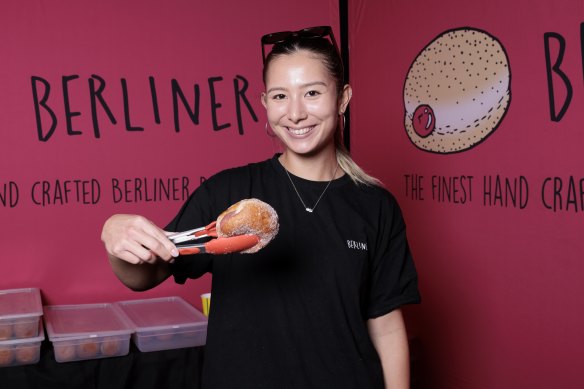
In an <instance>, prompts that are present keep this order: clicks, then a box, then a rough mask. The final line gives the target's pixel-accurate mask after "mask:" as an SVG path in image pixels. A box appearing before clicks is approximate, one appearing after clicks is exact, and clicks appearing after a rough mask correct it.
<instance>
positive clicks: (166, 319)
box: [116, 296, 207, 352]
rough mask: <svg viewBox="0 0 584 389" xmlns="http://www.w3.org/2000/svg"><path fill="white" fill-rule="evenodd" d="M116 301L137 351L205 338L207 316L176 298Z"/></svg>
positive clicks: (178, 345)
mask: <svg viewBox="0 0 584 389" xmlns="http://www.w3.org/2000/svg"><path fill="white" fill-rule="evenodd" d="M116 304H117V305H118V306H119V307H120V308H121V310H122V311H123V312H124V313H125V314H126V315H127V317H128V319H129V320H130V322H131V323H132V325H133V329H134V331H135V332H134V333H133V334H132V339H133V340H134V343H135V344H136V346H137V347H138V349H139V350H140V351H144V352H147V351H157V350H168V349H175V348H183V347H195V346H202V345H204V344H205V342H206V340H207V318H206V317H205V315H203V314H202V313H201V312H199V311H198V310H196V309H195V308H193V307H192V306H191V305H189V304H188V303H187V302H186V301H184V300H183V299H182V298H180V297H175V296H172V297H160V298H153V299H144V300H132V301H120V302H118V303H116Z"/></svg>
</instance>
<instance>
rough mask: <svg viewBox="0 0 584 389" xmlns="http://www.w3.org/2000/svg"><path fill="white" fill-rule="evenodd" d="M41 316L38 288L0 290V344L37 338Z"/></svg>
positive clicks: (41, 309)
mask: <svg viewBox="0 0 584 389" xmlns="http://www.w3.org/2000/svg"><path fill="white" fill-rule="evenodd" d="M42 314H43V306H42V303H41V293H40V291H39V289H38V288H25V289H9V290H0V342H2V341H5V340H14V339H24V338H35V337H37V336H39V322H40V318H41V316H42Z"/></svg>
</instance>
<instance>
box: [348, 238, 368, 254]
mask: <svg viewBox="0 0 584 389" xmlns="http://www.w3.org/2000/svg"><path fill="white" fill-rule="evenodd" d="M347 247H349V248H350V249H353V250H363V251H367V243H363V242H356V241H354V240H347Z"/></svg>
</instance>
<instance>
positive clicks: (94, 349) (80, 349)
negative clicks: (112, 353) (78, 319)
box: [77, 341, 99, 359]
mask: <svg viewBox="0 0 584 389" xmlns="http://www.w3.org/2000/svg"><path fill="white" fill-rule="evenodd" d="M98 352H99V346H98V344H97V343H96V342H92V341H88V342H85V343H80V344H78V345H77V355H78V356H79V358H81V359H91V358H95V357H96V356H97V353H98Z"/></svg>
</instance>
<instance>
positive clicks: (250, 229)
mask: <svg viewBox="0 0 584 389" xmlns="http://www.w3.org/2000/svg"><path fill="white" fill-rule="evenodd" d="M279 228H280V225H279V223H278V213H277V212H276V210H275V209H274V208H272V206H271V205H269V204H267V203H265V202H263V201H261V200H258V199H244V200H241V201H239V202H237V203H235V204H233V205H232V206H230V207H229V208H227V210H226V211H225V212H223V213H222V214H221V215H219V217H218V218H217V235H218V236H219V237H231V236H238V235H247V234H250V235H257V236H258V237H259V238H260V241H259V242H258V244H256V245H255V246H253V247H252V248H250V249H247V250H244V251H241V253H244V254H251V253H255V252H258V251H259V250H261V249H262V248H264V247H265V246H266V245H267V244H268V243H270V241H271V240H272V239H274V237H275V236H276V235H277V234H278V230H279Z"/></svg>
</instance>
